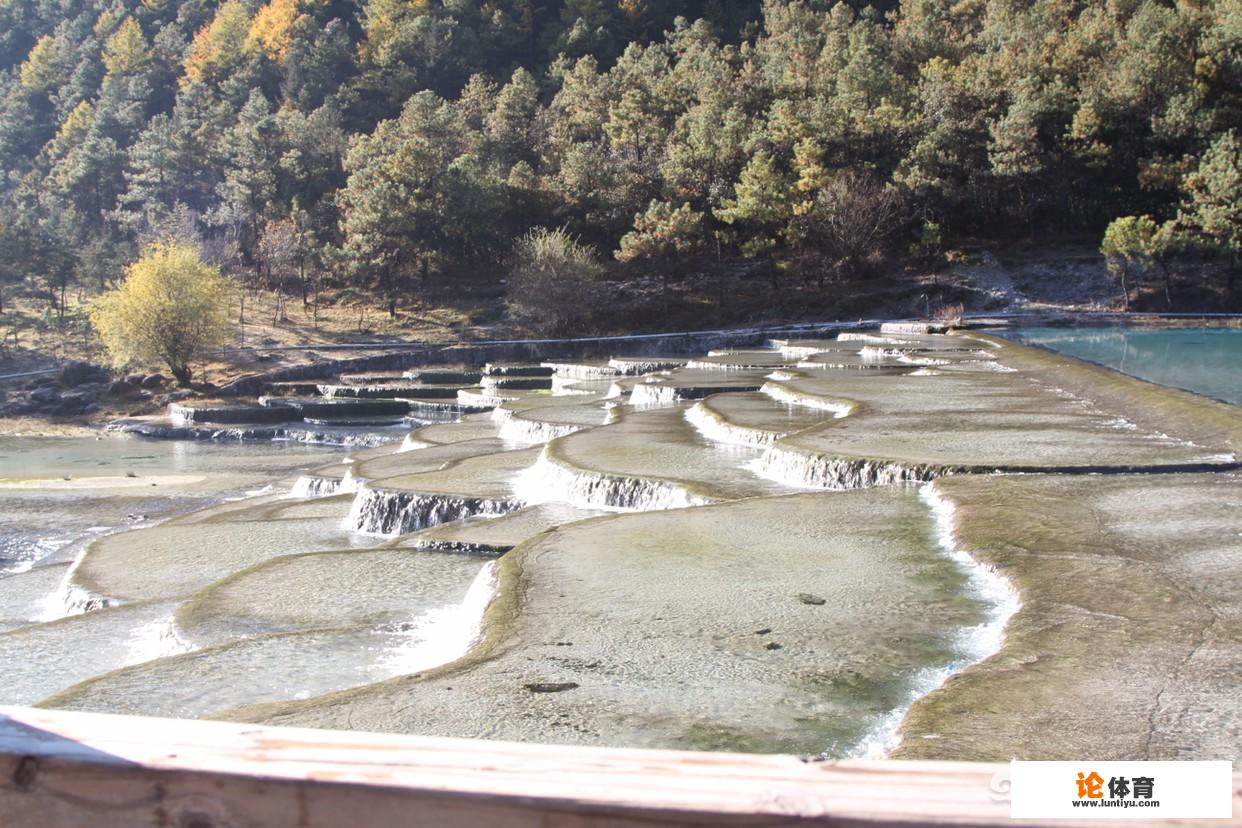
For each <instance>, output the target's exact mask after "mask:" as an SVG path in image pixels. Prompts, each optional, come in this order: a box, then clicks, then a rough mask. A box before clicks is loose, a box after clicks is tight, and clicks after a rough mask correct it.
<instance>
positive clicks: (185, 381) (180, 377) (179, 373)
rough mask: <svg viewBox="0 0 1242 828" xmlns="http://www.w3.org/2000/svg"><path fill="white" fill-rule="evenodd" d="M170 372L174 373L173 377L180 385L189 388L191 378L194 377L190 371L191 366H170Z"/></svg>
mask: <svg viewBox="0 0 1242 828" xmlns="http://www.w3.org/2000/svg"><path fill="white" fill-rule="evenodd" d="M168 370H169V371H171V372H172V375H173V377H174V378H175V379H176V380H177V383H178V384H179V385H181V386H182V387H186V388H188V387H189V385H190V377H191V376H192V375H193V372H191V371H190V366H188V365H169V366H168Z"/></svg>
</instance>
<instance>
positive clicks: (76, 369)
mask: <svg viewBox="0 0 1242 828" xmlns="http://www.w3.org/2000/svg"><path fill="white" fill-rule="evenodd" d="M59 378H60V384H61V385H63V386H65V387H66V388H77V387H78V386H79V385H82V384H83V383H87V382H107V381H108V369H106V368H104V367H103V366H102V365H94V364H92V363H90V362H82V361H80V360H74V361H73V362H67V363H65V365H64V366H63V367H62V368H61V369H60V375H59Z"/></svg>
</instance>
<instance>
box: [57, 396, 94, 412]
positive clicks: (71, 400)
mask: <svg viewBox="0 0 1242 828" xmlns="http://www.w3.org/2000/svg"><path fill="white" fill-rule="evenodd" d="M89 403H90V400H89V399H88V398H87V397H85V396H84V395H82V394H78V393H75V392H72V391H71V392H69V393H68V394H65V395H64V396H62V397H61V398H60V402H59V403H57V405H56V406H55V408H53V409H52V411H53V412H54V413H55V414H57V415H59V416H61V417H72V416H73V415H74V414H81V413H82V409H84V408H86V406H87V405H88V404H89Z"/></svg>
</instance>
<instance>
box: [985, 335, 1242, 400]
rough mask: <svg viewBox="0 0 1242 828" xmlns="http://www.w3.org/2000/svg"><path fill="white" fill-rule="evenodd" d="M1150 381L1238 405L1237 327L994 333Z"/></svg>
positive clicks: (1241, 359)
mask: <svg viewBox="0 0 1242 828" xmlns="http://www.w3.org/2000/svg"><path fill="white" fill-rule="evenodd" d="M999 333H1000V334H1001V335H1002V336H1005V337H1007V338H1010V339H1014V340H1017V341H1018V342H1022V343H1025V344H1028V345H1042V346H1043V347H1045V348H1049V349H1051V350H1053V351H1057V352H1059V353H1062V354H1066V355H1068V356H1072V357H1077V358H1078V359H1085V360H1087V361H1089V362H1094V363H1097V364H1099V365H1104V366H1106V367H1108V368H1113V369H1115V370H1117V371H1121V372H1122V373H1125V374H1129V375H1131V376H1134V377H1139V378H1140V379H1145V380H1148V381H1150V382H1156V383H1160V384H1161V385H1168V386H1171V387H1173V388H1181V389H1184V390H1186V391H1193V392H1195V393H1196V394H1203V395H1204V396H1208V397H1214V398H1216V399H1218V400H1222V401H1224V402H1227V403H1232V404H1234V405H1242V328H1223V327H1221V328H1208V327H1203V328H1147V327H1144V328H1126V327H1108V328H1039V327H1032V328H1016V329H1013V330H1009V331H1003V332H999Z"/></svg>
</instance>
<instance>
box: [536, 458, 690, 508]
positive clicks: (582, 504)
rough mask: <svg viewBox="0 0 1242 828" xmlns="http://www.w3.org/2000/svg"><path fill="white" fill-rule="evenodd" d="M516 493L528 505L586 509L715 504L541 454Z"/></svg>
mask: <svg viewBox="0 0 1242 828" xmlns="http://www.w3.org/2000/svg"><path fill="white" fill-rule="evenodd" d="M514 491H515V492H516V493H517V495H518V496H519V497H520V498H521V499H522V500H523V501H525V502H527V503H568V504H570V505H571V506H577V507H579V508H582V509H608V510H613V511H627V512H630V511H632V512H646V511H656V510H661V509H682V508H685V507H687V506H702V505H706V504H708V503H712V502H713V501H712V500H711V499H709V498H706V497H702V496H700V495H695V494H692V493H690V492H689V491H687V490H686V489H685V488H684V487H683V486H680V485H678V484H677V483H673V482H671V481H668V480H652V479H648V478H643V477H622V476H619V475H612V474H605V473H603V472H596V471H587V470H584V469H576V468H573V467H570V466H567V465H562V464H561V463H560V462H558V461H556V460H555V459H554V458H552V457H550V456H549V453H548V448H547V447H544V450H543V451H542V452H541V453H540V455H539V459H538V460H537V461H536V462H535V464H534V465H533V466H531V467H530V468H529V469H526V470H524V471H522V472H521V473H519V474H518V475H517V477H516V478H515V479H514Z"/></svg>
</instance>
